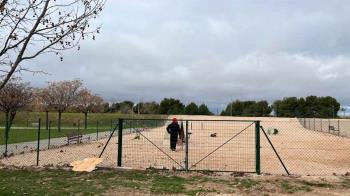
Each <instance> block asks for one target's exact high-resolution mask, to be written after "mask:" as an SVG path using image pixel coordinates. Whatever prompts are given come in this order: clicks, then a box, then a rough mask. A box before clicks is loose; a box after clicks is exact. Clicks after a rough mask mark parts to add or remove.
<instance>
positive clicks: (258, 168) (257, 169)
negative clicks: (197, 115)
mask: <svg viewBox="0 0 350 196" xmlns="http://www.w3.org/2000/svg"><path fill="white" fill-rule="evenodd" d="M125 120H131V121H133V120H142V121H148V120H150V121H151V120H154V121H158V120H159V121H163V120H165V121H169V120H170V119H160V118H158V119H155V118H153V119H152V118H151V119H149V118H147V119H146V118H145V119H143V118H119V119H118V143H117V144H118V152H117V153H118V157H117V167H122V159H123V158H122V153H123V124H124V121H125ZM182 121H185V122H186V125H185V126H186V129H185V135H186V144H185V160H184V163H185V166H184V170H185V171H192V170H191V169H190V168H189V165H188V163H189V161H188V147H189V146H188V121H203V122H251V123H254V124H255V134H254V135H255V172H243V173H256V174H257V175H260V174H261V162H260V156H261V154H260V148H261V146H260V122H261V121H260V120H217V119H213V120H200V119H195V120H193V119H186V120H185V119H184V120H182ZM193 171H198V170H193ZM203 171H204V170H203ZM205 171H213V172H234V171H217V170H210V169H209V170H205Z"/></svg>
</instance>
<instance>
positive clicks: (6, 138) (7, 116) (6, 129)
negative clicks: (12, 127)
mask: <svg viewBox="0 0 350 196" xmlns="http://www.w3.org/2000/svg"><path fill="white" fill-rule="evenodd" d="M5 115H6V116H5V118H6V122H5V123H6V124H5V153H4V155H5V156H7V146H8V140H9V113H8V112H6V114H5Z"/></svg>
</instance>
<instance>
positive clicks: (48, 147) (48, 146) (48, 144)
mask: <svg viewBox="0 0 350 196" xmlns="http://www.w3.org/2000/svg"><path fill="white" fill-rule="evenodd" d="M48 128H49V140H48V143H47V149H50V140H51V120H50V121H49V127H48Z"/></svg>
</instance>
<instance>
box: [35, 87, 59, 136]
mask: <svg viewBox="0 0 350 196" xmlns="http://www.w3.org/2000/svg"><path fill="white" fill-rule="evenodd" d="M37 95H38V97H39V99H40V103H41V106H42V108H43V110H44V111H45V119H46V120H45V127H46V130H48V129H49V111H50V110H51V109H53V106H54V103H55V98H54V97H53V96H52V95H51V93H50V90H49V88H43V89H39V90H38V91H37Z"/></svg>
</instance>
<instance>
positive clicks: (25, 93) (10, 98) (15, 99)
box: [0, 79, 33, 156]
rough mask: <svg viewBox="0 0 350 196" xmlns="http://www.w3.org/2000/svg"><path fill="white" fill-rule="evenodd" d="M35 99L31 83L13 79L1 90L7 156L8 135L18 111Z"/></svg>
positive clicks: (0, 101)
mask: <svg viewBox="0 0 350 196" xmlns="http://www.w3.org/2000/svg"><path fill="white" fill-rule="evenodd" d="M32 100H33V91H32V88H31V87H30V86H29V83H23V82H21V80H19V79H11V80H10V81H9V82H8V83H7V84H6V86H5V87H4V88H2V89H1V90H0V110H1V111H3V112H4V113H5V123H6V125H5V143H6V145H5V146H6V147H5V153H4V154H5V156H7V143H8V135H9V132H10V129H11V126H12V123H13V120H14V119H15V116H16V114H17V111H18V110H20V109H22V108H24V107H25V106H27V105H29V104H30V103H31V102H32Z"/></svg>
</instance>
